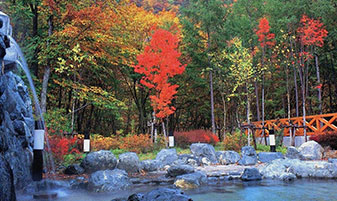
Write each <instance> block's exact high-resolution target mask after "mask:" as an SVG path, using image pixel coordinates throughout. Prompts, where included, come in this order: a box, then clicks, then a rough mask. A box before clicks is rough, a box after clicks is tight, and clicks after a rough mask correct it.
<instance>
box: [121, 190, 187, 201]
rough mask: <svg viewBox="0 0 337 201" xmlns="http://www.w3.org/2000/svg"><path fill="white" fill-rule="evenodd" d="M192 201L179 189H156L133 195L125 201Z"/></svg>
mask: <svg viewBox="0 0 337 201" xmlns="http://www.w3.org/2000/svg"><path fill="white" fill-rule="evenodd" d="M154 200H155V201H173V200H174V201H192V199H191V198H190V197H189V196H188V195H184V192H182V191H181V190H179V189H171V188H158V189H155V190H153V191H150V192H148V193H145V194H139V193H138V194H133V195H131V196H129V198H128V200H127V201H154Z"/></svg>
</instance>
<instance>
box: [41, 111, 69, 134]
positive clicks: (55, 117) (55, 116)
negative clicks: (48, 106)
mask: <svg viewBox="0 0 337 201" xmlns="http://www.w3.org/2000/svg"><path fill="white" fill-rule="evenodd" d="M44 120H45V123H46V127H47V130H48V133H49V134H52V135H55V134H59V135H60V134H63V133H64V132H67V133H70V132H71V125H70V123H71V121H70V116H69V115H66V111H65V109H53V110H49V111H48V112H47V113H46V114H45V115H44Z"/></svg>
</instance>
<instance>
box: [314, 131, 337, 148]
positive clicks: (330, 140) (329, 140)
mask: <svg viewBox="0 0 337 201" xmlns="http://www.w3.org/2000/svg"><path fill="white" fill-rule="evenodd" d="M310 140H314V141H316V142H317V143H319V144H320V145H321V146H323V147H327V146H330V147H331V149H334V150H337V133H336V132H327V133H324V134H320V135H314V136H311V137H310Z"/></svg>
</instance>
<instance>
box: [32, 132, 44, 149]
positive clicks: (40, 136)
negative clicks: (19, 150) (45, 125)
mask: <svg viewBox="0 0 337 201" xmlns="http://www.w3.org/2000/svg"><path fill="white" fill-rule="evenodd" d="M43 148H44V130H42V129H39V130H34V150H43Z"/></svg>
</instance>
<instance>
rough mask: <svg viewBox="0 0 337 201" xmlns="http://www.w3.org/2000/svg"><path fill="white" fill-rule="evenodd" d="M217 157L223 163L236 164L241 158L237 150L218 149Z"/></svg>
mask: <svg viewBox="0 0 337 201" xmlns="http://www.w3.org/2000/svg"><path fill="white" fill-rule="evenodd" d="M216 157H217V159H218V161H219V163H220V164H221V165H228V164H235V163H237V162H238V161H239V160H240V155H239V154H238V153H237V152H236V151H217V152H216Z"/></svg>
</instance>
